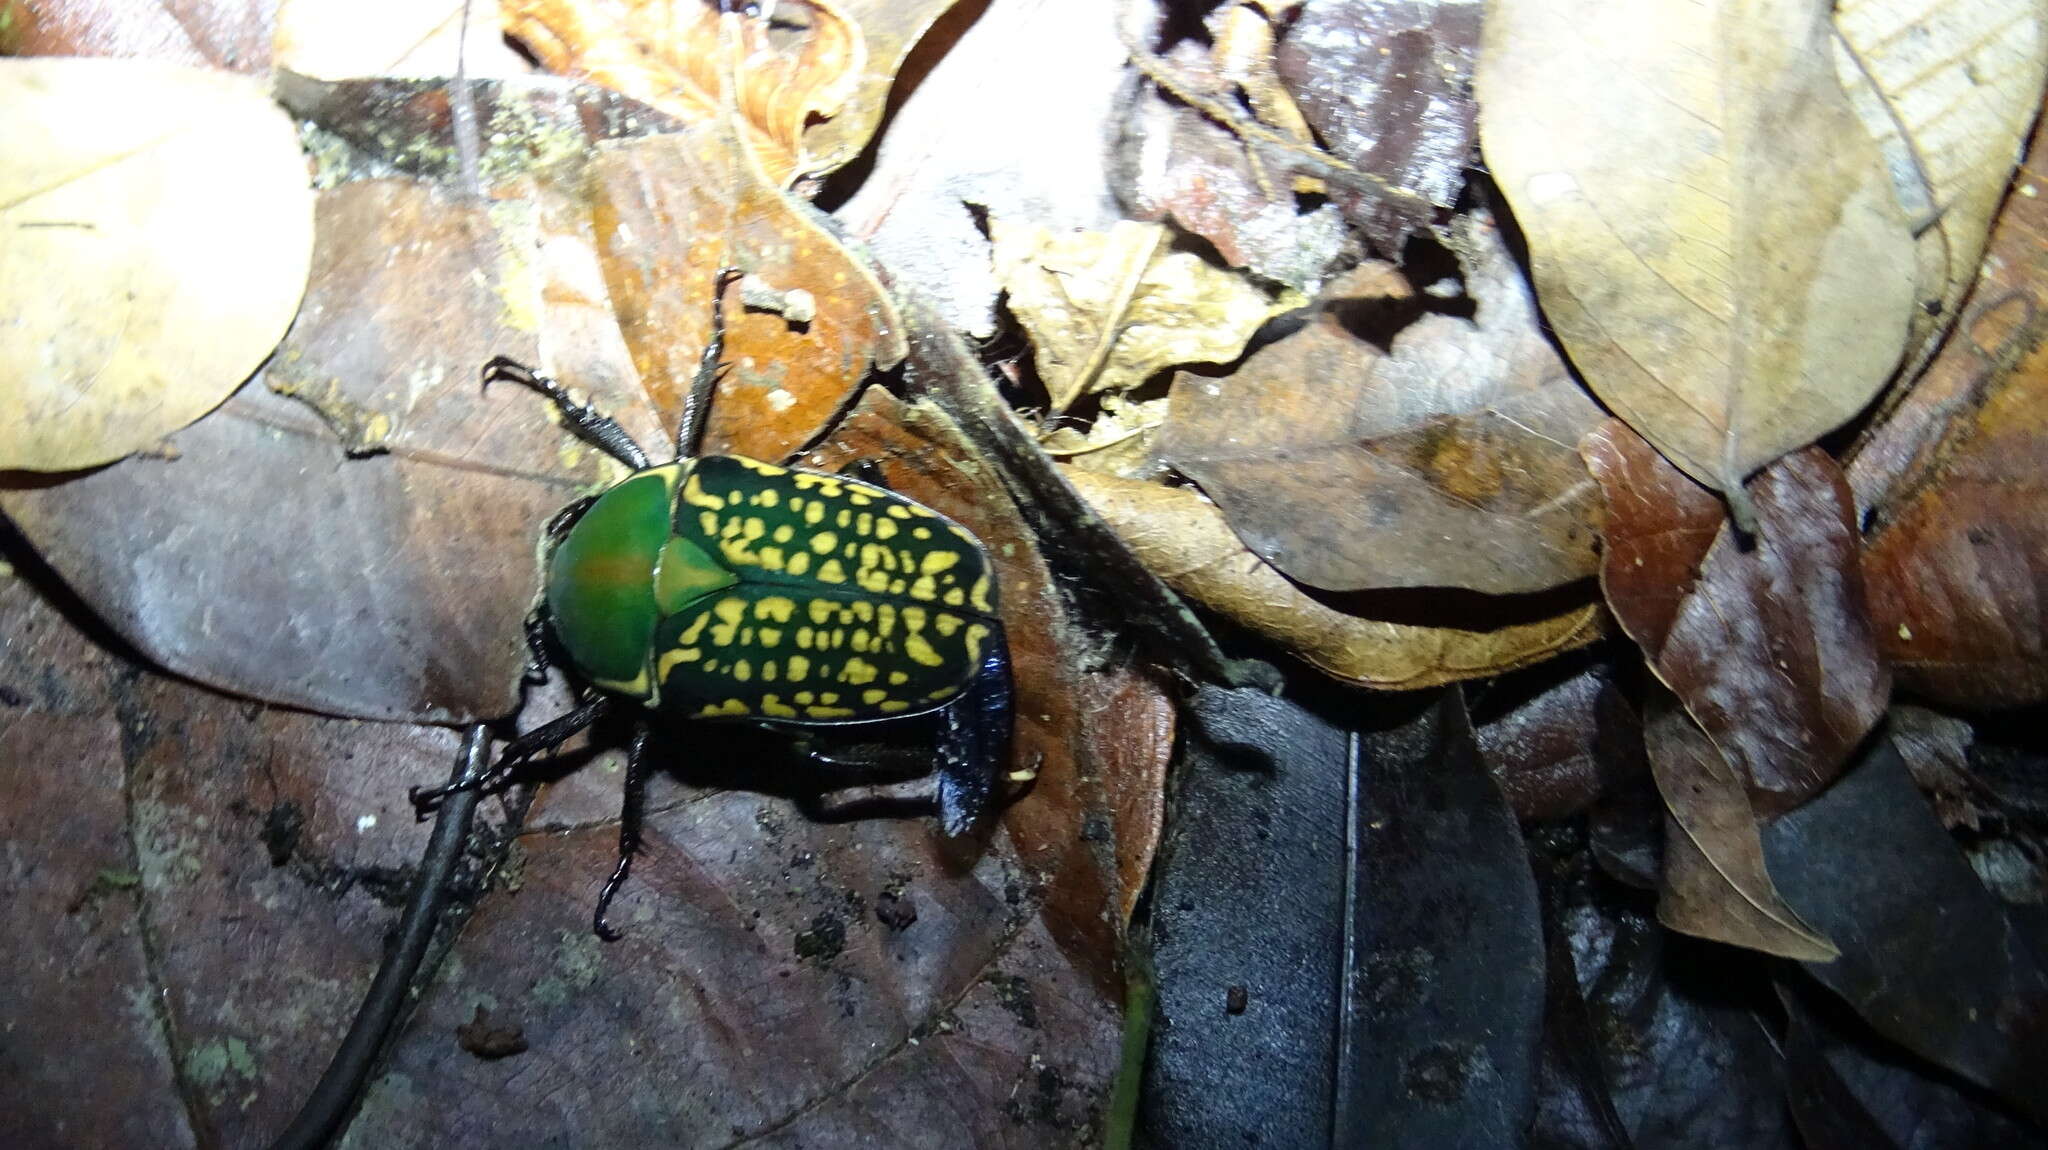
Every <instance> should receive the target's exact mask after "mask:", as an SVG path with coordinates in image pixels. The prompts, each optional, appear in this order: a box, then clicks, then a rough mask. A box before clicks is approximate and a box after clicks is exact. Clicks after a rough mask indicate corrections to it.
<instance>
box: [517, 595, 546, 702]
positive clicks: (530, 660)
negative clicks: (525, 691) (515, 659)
mask: <svg viewBox="0 0 2048 1150" xmlns="http://www.w3.org/2000/svg"><path fill="white" fill-rule="evenodd" d="M553 665H554V660H552V659H550V658H549V657H548V612H547V608H545V607H535V608H534V609H533V610H531V611H528V612H527V613H526V671H525V672H524V673H523V674H521V675H520V678H521V680H523V681H524V682H527V683H530V684H540V683H545V682H547V680H548V668H549V667H551V666H553Z"/></svg>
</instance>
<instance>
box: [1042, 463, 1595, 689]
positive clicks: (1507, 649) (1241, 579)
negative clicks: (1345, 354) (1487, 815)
mask: <svg viewBox="0 0 2048 1150" xmlns="http://www.w3.org/2000/svg"><path fill="white" fill-rule="evenodd" d="M1063 474H1064V475H1065V476H1066V479H1067V481H1068V482H1070V483H1072V484H1073V485H1074V488H1075V490H1077V491H1079V492H1080V493H1081V495H1082V497H1083V498H1084V499H1086V500H1087V501H1088V505H1089V506H1090V507H1092V508H1094V509H1095V511H1096V513H1097V514H1100V515H1101V516H1102V518H1103V519H1104V520H1106V521H1107V522H1108V523H1109V525H1110V526H1111V527H1113V528H1115V529H1116V532H1117V534H1118V535H1120V536H1122V538H1123V540H1124V542H1126V543H1127V544H1129V545H1130V547H1131V550H1132V551H1133V552H1134V553H1136V554H1137V556H1138V558H1139V559H1141V560H1143V561H1144V563H1145V566H1146V567H1148V568H1150V569H1151V570H1152V571H1153V572H1154V573H1155V574H1157V575H1158V576H1159V577H1160V578H1161V579H1163V580H1165V581H1166V583H1167V585H1168V586H1170V587H1172V588H1173V589H1174V590H1175V591H1177V592H1179V593H1180V594H1182V595H1185V596H1187V597H1188V598H1189V599H1190V600H1193V601H1194V602H1196V603H1198V604H1200V605H1202V606H1204V607H1206V608H1208V609H1209V610H1211V611H1215V612H1216V613H1217V614H1219V615H1223V616H1225V617H1227V618H1229V619H1231V620H1233V621H1234V622H1237V623H1239V624H1242V625H1243V626H1246V627H1249V628H1251V629H1252V630H1254V631H1257V632H1258V633H1260V634H1262V635H1265V636H1267V637H1268V638H1270V639H1272V640H1273V641H1274V642H1276V643H1279V644H1280V645H1281V646H1282V647H1284V648H1286V649H1287V650H1289V651H1291V652H1293V653H1294V654H1296V655H1298V656H1299V657H1301V658H1302V659H1303V660H1305V661H1306V662H1308V663H1309V664H1311V665H1312V666H1314V667H1315V668H1316V669H1318V670H1320V671H1322V672H1324V673H1325V674H1328V675H1330V676H1332V677H1334V678H1338V679H1343V680H1346V681H1348V682H1353V683H1358V684H1361V685H1363V686H1368V687H1381V688H1387V689H1391V690H1413V689H1419V688H1423V687H1434V686H1440V685H1442V684H1444V683H1452V682H1456V681H1458V680H1460V679H1475V678H1479V677H1481V676H1484V675H1497V674H1500V673H1502V672H1504V671H1509V670H1513V669H1514V668H1516V667H1524V666H1528V665H1529V664H1531V663H1536V662H1540V661H1541V660H1543V659H1547V658H1549V657H1550V656H1552V655H1555V654H1557V653H1559V652H1561V651H1568V650H1571V649H1572V648H1574V647H1579V646H1583V645H1585V644H1587V643H1590V642H1592V641H1593V640H1594V639H1597V638H1599V637H1600V634H1601V632H1602V629H1603V622H1602V615H1601V612H1600V609H1599V607H1598V605H1589V606H1584V607H1573V608H1571V609H1569V610H1567V611H1565V612H1563V613H1562V614H1559V615H1556V616H1554V617H1552V618H1547V619H1540V620H1536V621H1518V622H1508V623H1504V624H1503V625H1502V626H1500V627H1498V628H1496V629H1493V630H1465V629H1462V628H1458V627H1450V626H1429V625H1418V624H1415V623H1405V622H1404V623H1397V622H1390V621H1386V620H1382V619H1373V618H1366V617H1362V616H1359V615H1351V614H1346V613H1344V612H1342V611H1338V610H1336V609H1335V608H1332V607H1328V606H1325V605H1324V604H1323V603H1321V602H1319V601H1317V600H1316V599H1314V598H1311V597H1310V596H1309V595H1307V594H1306V593H1304V592H1303V591H1302V590H1301V589H1300V588H1298V587H1296V586H1295V585H1294V584H1292V583H1290V582H1288V580H1287V577H1286V576H1284V575H1282V574H1280V572H1278V571H1276V570H1274V569H1273V568H1272V567H1269V566H1267V565H1266V564H1265V563H1264V562H1263V561H1261V560H1260V559H1259V557H1258V556H1256V555H1254V554H1252V553H1251V552H1250V551H1248V550H1246V549H1245V546H1244V544H1243V543H1242V542H1240V541H1239V540H1238V538H1237V536H1236V535H1233V534H1231V531H1230V527H1229V525H1228V524H1226V523H1225V522H1224V519H1223V514H1222V512H1220V511H1218V510H1217V509H1216V508H1215V507H1214V506H1213V505H1211V504H1210V503H1208V502H1207V501H1206V500H1204V499H1203V498H1202V497H1201V496H1200V495H1199V494H1198V493H1196V492H1194V491H1191V490H1188V489H1185V488H1171V487H1161V486H1159V485H1157V484H1153V483H1140V482H1136V481H1133V480H1127V479H1113V478H1110V477H1109V476H1102V475H1092V474H1089V473H1087V472H1083V471H1076V470H1074V469H1072V468H1066V469H1063ZM1390 613H1392V612H1390ZM1409 614H1412V612H1410V613H1409ZM1464 615H1465V621H1468V622H1469V621H1470V616H1471V612H1470V611H1465V612H1464Z"/></svg>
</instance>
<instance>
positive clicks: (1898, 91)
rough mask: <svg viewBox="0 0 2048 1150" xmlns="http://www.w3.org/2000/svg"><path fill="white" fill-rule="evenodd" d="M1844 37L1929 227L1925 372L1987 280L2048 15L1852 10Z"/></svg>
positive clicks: (1840, 44) (2007, 9)
mask: <svg viewBox="0 0 2048 1150" xmlns="http://www.w3.org/2000/svg"><path fill="white" fill-rule="evenodd" d="M1834 26H1835V31H1836V32H1837V33H1838V38H1837V39H1836V41H1835V48H1836V51H1835V53H1834V57H1835V70H1836V73H1837V75H1838V76H1839V78H1840V80H1841V84H1842V87H1843V89H1844V90H1845V91H1847V92H1848V94H1849V99H1850V101H1851V103H1852V104H1853V105H1854V106H1855V108H1856V111H1857V114H1858V115H1859V116H1860V117H1861V118H1862V120H1863V126H1864V128H1865V129H1866V130H1867V131H1869V133H1870V135H1871V136H1872V137H1874V138H1875V139H1876V140H1877V141H1878V143H1879V145H1880V146H1881V147H1882V148H1883V149H1884V154H1885V159H1886V162H1887V166H1888V167H1889V169H1890V172H1891V177H1892V181H1893V185H1894V188H1895V190H1896V191H1897V194H1898V198H1899V203H1900V206H1901V207H1903V208H1904V209H1905V213H1906V217H1907V218H1908V219H1909V220H1911V221H1913V222H1914V223H1915V224H1924V225H1926V227H1925V230H1924V231H1921V232H1920V233H1919V238H1918V240H1917V241H1916V247H1917V253H1916V254H1917V256H1918V261H1919V266H1920V276H1919V294H1920V297H1921V301H1922V303H1921V307H1920V308H1918V309H1916V310H1915V312H1914V314H1913V339H1912V345H1911V346H1910V347H1909V348H1908V351H1909V353H1911V354H1912V358H1913V363H1914V367H1917V366H1918V364H1920V363H1924V362H1925V361H1926V356H1928V355H1931V354H1932V353H1933V351H1934V347H1933V345H1932V342H1931V341H1933V340H1935V339H1937V338H1938V337H1939V336H1940V335H1941V333H1942V332H1944V331H1946V330H1947V328H1948V325H1949V323H1950V322H1951V321H1952V320H1953V319H1954V318H1955V316H1956V309H1957V307H1958V306H1960V305H1961V303H1962V301H1963V295H1964V293H1965V292H1967V291H1968V290H1969V288H1970V285H1971V283H1972V282H1974V281H1975V279H1976V278H1977V261H1978V257H1979V256H1981V255H1983V253H1984V235H1985V232H1986V231H1987V230H1989V228H1990V226H1991V216H1992V213H1993V211H1994V210H1995V209H1996V208H1997V207H1998V201H1999V198H2000V197H2001V196H2002V195H2004V193H2005V187H2006V182H2007V181H2008V179H2009V178H2010V177H2011V175H2012V166H2013V159H2014V157H2015V156H2016V155H2017V154H2018V151H2019V146H2020V143H2021V141H2022V140H2024V139H2025V138H2026V133H2027V124H2028V123H2029V122H2031V121H2032V120H2033V119H2034V113H2035V112H2036V111H2038V110H2039V108H2040V105H2041V83H2042V80H2043V77H2044V75H2048V4H2043V3H2041V0H2019V2H2017V3H2004V4H1976V3H1965V2H1963V0H1948V2H1946V3H1935V4H1929V5H1925V6H1916V5H1900V4H1891V3H1886V2H1885V0H1845V2H1843V3H1840V4H1837V5H1836V6H1835V17H1834ZM1914 367H1909V368H1908V369H1907V372H1906V377H1907V378H1911V377H1912V376H1913V375H1916V374H1918V373H1917V371H1916V370H1914Z"/></svg>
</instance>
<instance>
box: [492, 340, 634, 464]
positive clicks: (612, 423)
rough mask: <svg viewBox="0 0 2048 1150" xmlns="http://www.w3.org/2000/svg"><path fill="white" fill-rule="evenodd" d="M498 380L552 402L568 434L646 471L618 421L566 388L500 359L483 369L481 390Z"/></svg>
mask: <svg viewBox="0 0 2048 1150" xmlns="http://www.w3.org/2000/svg"><path fill="white" fill-rule="evenodd" d="M501 379H509V380H511V381H512V382H514V383H521V384H525V385H526V386H527V387H530V388H532V389H533V390H535V391H537V392H540V393H541V394H542V395H545V396H547V397H548V399H549V400H551V401H553V403H554V405H555V410H557V411H559V412H561V413H562V419H563V420H564V421H565V422H567V423H568V425H569V428H570V430H572V431H574V432H575V433H576V434H578V435H580V436H582V437H583V438H584V439H585V440H587V441H589V442H590V443H592V444H595V445H596V446H597V447H598V448H599V449H601V450H603V451H604V452H605V453H606V454H607V455H610V456H611V457H612V458H614V459H616V460H618V461H619V462H620V463H623V464H625V465H626V466H627V467H630V468H632V469H633V470H635V471H645V470H646V469H647V453H646V452H645V451H642V450H640V445H639V444H637V443H635V442H633V437H632V436H630V435H627V434H626V429H625V428H623V427H620V426H619V424H618V421H617V420H614V419H613V418H612V417H611V416H609V415H606V414H605V413H604V412H602V411H599V410H598V409H597V408H595V407H592V406H591V405H590V404H588V403H583V402H580V401H579V400H577V398H576V397H575V396H573V395H570V394H569V389H568V388H566V387H563V386H562V385H561V384H559V383H556V382H555V381H554V380H552V379H550V378H548V377H547V376H545V375H542V374H540V373H539V372H537V371H535V370H533V369H532V368H530V367H528V366H526V365H525V364H523V363H520V362H518V361H517V360H514V359H510V358H507V357H505V356H502V355H500V356H494V357H493V358H492V359H491V362H489V363H487V364H485V365H484V386H485V387H489V386H490V385H491V384H493V383H495V382H497V381H498V380H501Z"/></svg>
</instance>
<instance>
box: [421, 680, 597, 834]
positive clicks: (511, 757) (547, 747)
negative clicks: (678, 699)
mask: <svg viewBox="0 0 2048 1150" xmlns="http://www.w3.org/2000/svg"><path fill="white" fill-rule="evenodd" d="M611 705H612V701H611V700H610V699H608V698H605V697H604V696H602V695H600V696H599V697H597V698H595V699H592V700H591V701H589V702H588V703H585V704H583V705H582V706H580V707H578V708H576V709H575V710H573V711H571V712H569V713H568V714H566V715H563V716H562V717H561V718H559V719H554V720H551V721H549V722H546V723H543V724H541V725H540V726H538V727H535V728H534V729H533V730H531V731H528V732H526V733H525V734H523V735H521V736H519V737H518V738H516V739H514V740H512V741H511V742H509V743H507V744H505V753H504V754H502V755H499V756H498V761H497V762H495V763H492V764H491V769H490V770H488V771H484V772H482V773H481V774H477V775H472V776H470V777H469V778H466V779H463V780H461V781H460V782H454V783H447V784H444V785H442V786H438V787H425V788H422V787H414V788H412V790H410V791H409V792H407V795H408V797H410V798H411V800H412V809H413V813H414V814H415V815H416V816H418V817H419V818H421V819H425V818H426V817H427V816H428V815H430V814H433V813H434V811H435V810H436V809H437V808H439V807H440V805H441V800H442V799H445V798H447V797H448V796H449V795H452V794H454V793H455V792H457V791H481V792H483V793H484V794H490V793H492V792H494V791H501V790H504V789H505V788H506V787H507V786H509V785H510V784H511V782H512V778H513V776H514V775H516V774H517V773H518V771H519V768H520V767H523V766H525V765H526V764H527V762H528V761H530V760H531V759H532V758H533V757H534V756H535V755H537V754H540V753H541V752H543V751H552V750H554V749H555V748H556V747H559V746H561V745H562V744H563V743H566V742H568V741H569V737H570V736H571V735H574V734H575V733H576V732H578V731H581V730H582V729H583V728H585V727H588V726H589V725H590V724H592V723H595V722H596V721H597V720H598V719H600V718H602V717H603V716H604V713H605V712H606V711H608V710H610V709H611Z"/></svg>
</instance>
